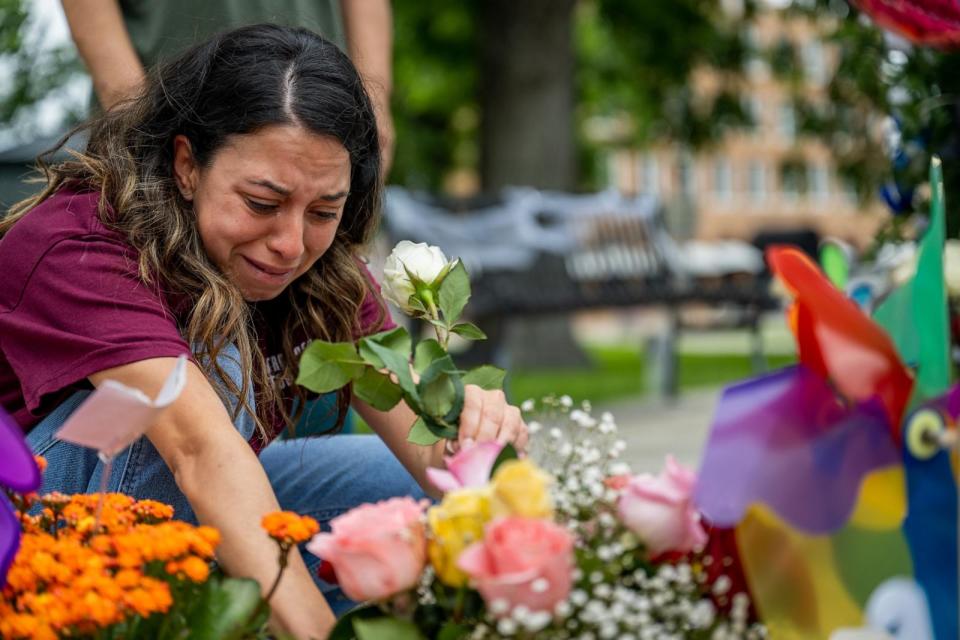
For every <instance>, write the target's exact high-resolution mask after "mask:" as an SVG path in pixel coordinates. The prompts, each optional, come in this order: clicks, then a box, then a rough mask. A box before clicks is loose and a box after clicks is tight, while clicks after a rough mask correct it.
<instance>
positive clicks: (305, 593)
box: [90, 358, 334, 638]
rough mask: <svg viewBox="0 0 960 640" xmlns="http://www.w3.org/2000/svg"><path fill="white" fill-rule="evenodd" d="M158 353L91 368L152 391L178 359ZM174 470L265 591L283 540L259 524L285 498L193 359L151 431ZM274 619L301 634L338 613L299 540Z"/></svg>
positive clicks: (231, 563) (229, 563)
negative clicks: (276, 490)
mask: <svg viewBox="0 0 960 640" xmlns="http://www.w3.org/2000/svg"><path fill="white" fill-rule="evenodd" d="M174 363H175V360H174V359H173V358H154V359H150V360H143V361H140V362H135V363H132V364H127V365H123V366H120V367H115V368H112V369H107V370H105V371H101V372H99V373H96V374H94V375H92V376H90V381H91V382H93V384H94V385H99V384H101V383H103V381H105V380H108V379H111V380H117V381H119V382H121V383H123V384H125V385H128V386H131V387H135V388H137V389H141V390H143V391H144V392H145V393H146V394H147V395H150V396H153V395H155V394H156V393H157V392H158V391H159V390H160V387H161V386H162V385H163V382H164V380H165V378H166V376H167V375H168V374H169V373H170V370H171V368H172V367H173V366H174ZM147 437H148V438H149V439H150V442H152V443H153V445H154V446H155V447H156V448H157V451H158V452H159V453H160V455H161V457H163V460H164V462H166V464H167V466H168V467H169V468H170V470H171V471H172V472H173V475H174V478H175V479H176V481H177V486H178V487H179V488H180V490H181V491H182V492H183V493H184V495H186V497H187V499H188V500H189V501H190V506H192V507H193V510H194V511H195V512H196V514H197V518H198V519H199V520H200V522H201V523H203V524H206V525H210V526H212V527H216V528H217V529H218V530H219V531H220V533H221V535H222V542H221V544H220V548H219V549H218V550H217V557H218V559H219V561H220V562H221V564H222V565H223V567H224V568H225V569H226V571H227V572H228V573H229V574H230V575H232V576H243V577H250V578H253V579H255V580H257V582H259V583H260V585H261V588H262V589H263V590H264V591H266V589H269V588H270V585H271V584H272V583H273V581H274V579H275V578H276V576H277V571H278V564H277V546H276V544H275V543H274V542H273V541H272V540H270V538H269V537H268V536H267V535H266V533H265V532H264V531H263V529H262V528H261V526H260V520H261V518H262V517H263V515H264V514H266V513H268V512H271V511H277V510H278V509H279V505H278V504H277V499H276V497H275V496H274V493H273V489H272V488H271V486H270V482H269V480H268V479H267V476H266V474H265V473H264V471H263V467H262V466H261V465H260V462H259V460H257V457H256V455H255V454H254V452H253V450H252V449H251V448H250V446H249V444H248V443H247V442H246V441H245V440H244V439H243V437H242V436H241V435H240V433H239V432H238V431H237V430H236V428H234V426H233V423H232V421H231V420H230V417H229V416H228V414H227V410H226V408H225V407H224V405H223V402H222V401H221V400H220V397H219V396H218V395H217V393H216V392H215V391H214V389H213V387H211V386H210V383H209V382H208V381H207V379H206V377H205V376H204V374H203V373H202V372H201V371H200V370H199V369H198V368H197V367H196V365H194V364H192V363H191V364H189V365H188V367H187V383H186V385H185V387H184V390H183V393H182V394H181V396H180V397H179V398H178V399H177V401H176V402H174V403H173V404H172V405H171V406H170V407H169V408H168V409H167V410H166V411H165V412H164V413H163V414H162V415H161V417H160V419H159V420H158V421H157V423H156V424H155V425H153V426H152V427H151V428H150V430H149V431H147ZM271 605H272V607H273V615H274V618H273V620H272V625H273V626H275V627H277V628H278V629H279V630H282V631H283V632H285V633H290V634H293V635H294V636H295V637H297V638H324V637H326V635H327V633H328V632H329V631H330V629H331V628H332V626H333V624H334V616H333V613H332V612H331V610H330V608H329V606H327V603H326V601H325V600H324V598H323V595H322V594H321V593H320V591H319V590H318V589H317V587H316V585H315V584H314V582H313V580H312V579H311V577H310V574H309V572H308V571H307V568H306V565H305V564H304V562H303V559H302V558H301V556H300V553H299V551H297V549H296V548H294V549H291V550H290V562H289V564H288V566H287V569H286V572H285V573H284V577H283V579H282V580H281V583H280V586H279V588H278V589H277V592H276V593H275V594H274V596H273V599H272V600H271Z"/></svg>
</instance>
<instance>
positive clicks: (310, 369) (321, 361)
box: [297, 340, 366, 393]
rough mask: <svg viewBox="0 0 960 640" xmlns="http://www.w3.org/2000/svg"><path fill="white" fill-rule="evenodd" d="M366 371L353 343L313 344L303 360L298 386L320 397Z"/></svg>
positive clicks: (364, 364) (319, 342)
mask: <svg viewBox="0 0 960 640" xmlns="http://www.w3.org/2000/svg"><path fill="white" fill-rule="evenodd" d="M365 367H366V363H365V362H364V361H363V360H362V359H361V358H360V356H359V354H358V353H357V347H356V345H354V344H353V343H352V342H324V341H323V340H314V341H313V342H311V343H310V346H308V347H307V348H306V349H305V350H304V352H303V355H301V356H300V372H299V373H298V374H297V384H299V385H301V386H304V387H306V388H307V389H310V390H311V391H315V392H317V393H329V392H330V391H336V390H337V389H339V388H340V387H342V386H344V385H345V384H347V383H348V382H350V381H351V380H353V379H354V378H356V377H357V376H359V375H360V374H362V373H363V370H364V368H365Z"/></svg>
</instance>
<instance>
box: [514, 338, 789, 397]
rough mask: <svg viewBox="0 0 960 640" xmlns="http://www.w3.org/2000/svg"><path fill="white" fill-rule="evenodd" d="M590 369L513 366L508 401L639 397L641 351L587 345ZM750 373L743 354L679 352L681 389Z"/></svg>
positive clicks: (771, 363) (780, 360) (779, 359)
mask: <svg viewBox="0 0 960 640" xmlns="http://www.w3.org/2000/svg"><path fill="white" fill-rule="evenodd" d="M586 351H587V354H588V355H589V356H590V358H591V359H592V360H593V363H594V364H593V367H591V368H586V369H569V370H562V369H548V370H514V371H511V372H510V374H509V376H508V377H507V392H508V394H509V396H510V399H511V401H513V402H522V401H523V400H525V399H526V398H540V397H543V396H545V395H549V394H551V393H552V394H557V395H562V394H568V395H569V396H571V397H572V398H573V399H574V400H575V401H580V400H590V401H591V402H602V401H607V400H616V399H619V398H629V397H630V396H638V395H642V394H643V393H644V392H645V391H646V389H645V387H646V384H647V373H646V368H645V363H644V356H643V353H642V351H641V350H640V349H638V348H636V347H630V346H590V347H587V348H586ZM794 361H795V358H794V357H793V356H785V355H776V356H767V366H768V367H769V368H771V369H774V368H777V367H782V366H784V365H787V364H790V363H792V362H794ZM751 374H752V371H751V368H750V357H749V356H748V355H745V354H680V390H681V391H682V390H684V389H693V388H696V387H710V386H718V385H722V384H726V383H729V382H734V381H736V380H739V379H741V378H746V377H748V376H750V375H751Z"/></svg>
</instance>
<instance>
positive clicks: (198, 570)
mask: <svg viewBox="0 0 960 640" xmlns="http://www.w3.org/2000/svg"><path fill="white" fill-rule="evenodd" d="M180 570H181V571H183V573H184V574H185V575H186V576H187V577H188V578H190V579H191V580H193V581H194V582H203V581H204V580H206V579H207V578H208V577H210V565H209V564H207V562H206V561H205V560H202V559H200V558H198V557H196V556H190V557H189V558H186V559H184V560H183V561H182V562H181V563H180Z"/></svg>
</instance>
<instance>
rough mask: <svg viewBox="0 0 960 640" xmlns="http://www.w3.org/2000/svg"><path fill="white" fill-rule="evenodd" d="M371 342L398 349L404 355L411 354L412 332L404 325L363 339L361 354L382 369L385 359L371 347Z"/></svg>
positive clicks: (392, 349)
mask: <svg viewBox="0 0 960 640" xmlns="http://www.w3.org/2000/svg"><path fill="white" fill-rule="evenodd" d="M371 344H379V345H383V346H384V347H386V348H388V349H390V350H391V351H396V352H397V353H399V354H400V355H402V356H409V355H410V345H411V344H412V340H411V339H410V334H409V333H407V330H406V329H404V328H403V327H397V328H396V329H391V330H390V331H382V332H380V333H375V334H374V335H372V336H367V337H366V338H364V339H363V340H361V341H360V355H361V356H362V357H363V359H364V360H366V361H367V362H369V363H370V364H372V365H373V366H374V367H376V368H378V369H382V368H383V360H381V359H380V358H379V357H378V356H377V354H375V353H374V352H373V350H372V349H371V348H370V345H371Z"/></svg>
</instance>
